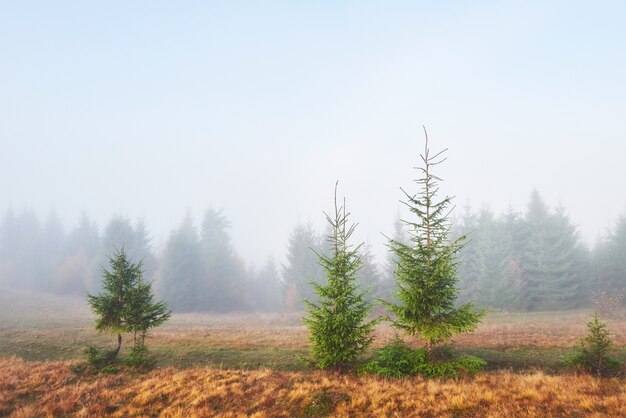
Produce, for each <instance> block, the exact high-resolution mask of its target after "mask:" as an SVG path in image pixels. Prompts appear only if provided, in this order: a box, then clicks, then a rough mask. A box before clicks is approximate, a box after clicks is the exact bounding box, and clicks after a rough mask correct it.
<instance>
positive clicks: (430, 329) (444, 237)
mask: <svg viewBox="0 0 626 418" xmlns="http://www.w3.org/2000/svg"><path fill="white" fill-rule="evenodd" d="M424 133H425V135H426V145H425V149H424V154H422V155H421V156H420V157H421V159H422V162H423V167H417V169H418V170H419V171H420V172H421V176H420V177H419V178H418V179H417V180H416V183H417V184H418V186H419V188H420V190H419V192H418V193H416V194H414V195H411V194H409V193H407V192H406V191H404V189H402V191H403V192H404V194H405V196H406V198H407V201H406V202H404V203H405V204H406V205H407V206H408V208H409V210H410V212H411V213H412V214H413V215H414V216H415V218H416V219H415V220H414V221H412V222H409V221H405V222H406V224H407V225H408V227H409V230H410V234H411V237H410V242H409V243H404V242H401V241H397V240H393V239H392V240H390V242H389V247H390V249H391V251H392V252H393V253H395V254H396V256H397V268H396V270H395V276H396V284H397V288H398V289H397V293H396V296H397V300H398V302H397V303H392V302H385V304H386V305H387V306H388V308H389V310H390V311H391V312H392V313H393V314H394V317H393V318H392V323H393V325H394V326H396V327H397V328H400V329H401V330H403V331H404V332H405V333H406V334H408V335H410V336H416V337H418V338H420V339H423V340H424V341H425V343H426V349H427V352H428V353H429V354H431V353H432V349H433V348H435V347H436V346H437V345H439V344H441V343H444V342H446V341H447V340H448V339H449V338H450V337H451V336H452V335H454V334H457V333H460V332H467V331H472V330H474V329H475V328H476V326H477V325H478V323H479V322H480V319H481V318H482V317H483V316H484V312H483V311H477V310H476V309H475V308H474V306H473V304H471V303H466V304H464V305H461V306H458V307H457V306H456V305H455V301H456V299H457V295H458V289H457V288H456V285H457V281H458V279H457V274H456V270H457V265H458V263H457V261H456V259H455V256H456V254H457V252H458V251H459V250H460V249H461V248H462V246H463V241H464V239H465V236H461V237H459V238H458V239H456V240H455V241H452V242H450V241H449V239H448V235H449V232H450V225H449V222H448V215H449V214H450V211H451V209H449V205H450V203H451V199H452V198H451V197H449V196H446V197H444V198H443V199H440V200H437V192H438V190H439V187H438V181H440V180H441V179H440V178H439V177H437V176H435V175H434V174H433V173H432V168H433V167H434V166H436V165H438V164H440V163H442V162H443V161H445V158H443V157H442V154H443V153H444V152H445V151H446V150H443V151H441V152H439V153H437V154H435V155H431V154H430V150H429V148H428V134H427V132H426V128H424Z"/></svg>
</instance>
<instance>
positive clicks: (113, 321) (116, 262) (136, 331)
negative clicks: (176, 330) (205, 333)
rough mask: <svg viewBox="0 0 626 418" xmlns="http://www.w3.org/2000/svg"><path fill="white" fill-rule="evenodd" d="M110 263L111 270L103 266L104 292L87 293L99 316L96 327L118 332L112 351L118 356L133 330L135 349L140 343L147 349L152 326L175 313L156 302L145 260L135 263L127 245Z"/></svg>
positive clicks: (163, 304) (100, 329)
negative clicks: (144, 269)
mask: <svg viewBox="0 0 626 418" xmlns="http://www.w3.org/2000/svg"><path fill="white" fill-rule="evenodd" d="M109 264H110V270H107V269H105V268H103V269H102V276H103V283H102V291H101V292H100V293H98V295H95V296H94V295H87V300H88V302H89V305H90V306H91V309H92V311H93V312H94V313H95V314H96V315H98V318H97V319H96V329H97V330H98V331H110V332H113V333H115V334H117V346H116V348H115V350H114V351H113V352H112V354H113V357H116V356H117V354H118V353H119V351H120V349H121V347H122V336H123V335H124V334H125V333H128V332H132V333H133V335H134V346H133V348H134V349H137V347H138V343H139V344H140V345H141V347H142V348H143V342H144V337H145V334H146V332H147V331H148V329H150V328H153V327H156V326H158V325H160V324H162V323H163V322H165V321H166V320H167V319H168V318H169V317H170V315H171V312H170V311H168V310H167V307H166V305H165V303H164V302H156V303H155V302H154V300H153V299H154V296H153V294H152V286H151V284H150V283H148V282H144V281H143V280H142V270H141V269H142V263H141V262H139V263H133V262H132V261H131V260H130V259H129V258H128V257H127V255H126V253H125V252H124V248H123V247H122V249H121V250H119V251H116V252H115V254H114V256H113V257H109ZM138 336H139V339H138Z"/></svg>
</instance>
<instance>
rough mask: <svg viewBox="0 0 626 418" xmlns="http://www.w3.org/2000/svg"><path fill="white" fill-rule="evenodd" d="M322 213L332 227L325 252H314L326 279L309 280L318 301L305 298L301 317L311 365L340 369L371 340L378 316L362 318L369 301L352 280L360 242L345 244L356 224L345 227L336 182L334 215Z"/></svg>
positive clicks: (359, 259)
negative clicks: (322, 281)
mask: <svg viewBox="0 0 626 418" xmlns="http://www.w3.org/2000/svg"><path fill="white" fill-rule="evenodd" d="M325 215H326V219H327V220H328V222H329V224H330V225H331V227H332V233H331V235H329V237H328V241H329V244H330V247H331V251H330V255H328V256H326V255H321V254H318V257H319V263H320V265H321V266H322V268H323V269H324V271H325V272H326V278H327V282H326V284H324V285H322V284H319V283H315V282H311V285H312V286H313V288H314V290H315V292H316V293H317V295H318V296H319V302H317V303H313V302H311V301H308V300H305V303H306V305H307V312H308V315H309V316H308V317H306V318H304V319H303V320H304V323H305V324H306V325H307V326H308V327H309V331H310V341H311V343H312V344H313V347H312V355H313V358H314V364H315V366H317V367H319V368H329V367H335V368H338V369H341V368H343V367H344V366H346V365H347V364H349V363H350V362H352V361H354V360H355V359H356V358H357V356H358V355H359V354H361V353H362V352H363V351H364V350H365V349H366V348H367V347H368V346H369V345H370V344H371V342H372V338H373V335H372V332H373V330H374V326H375V325H376V323H377V322H378V320H377V319H374V320H370V321H366V317H367V315H368V314H369V313H370V312H371V309H372V304H371V302H369V301H368V299H367V297H366V292H365V291H361V290H359V289H358V286H357V284H356V276H357V272H358V271H359V269H360V268H361V266H362V256H361V255H359V249H360V248H361V246H362V244H359V245H358V246H356V247H352V246H351V245H348V240H349V239H350V236H351V235H352V233H353V232H354V229H355V228H356V225H351V226H349V227H348V216H349V213H346V208H345V199H344V204H343V206H342V207H338V206H337V186H336V185H335V214H334V217H332V218H331V217H330V216H329V215H328V214H326V213H325Z"/></svg>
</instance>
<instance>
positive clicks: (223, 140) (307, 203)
mask: <svg viewBox="0 0 626 418" xmlns="http://www.w3.org/2000/svg"><path fill="white" fill-rule="evenodd" d="M624 16H626V3H624V2H621V1H613V2H610V1H596V2H577V1H549V2H546V1H526V2H506V1H475V2H452V1H440V2H422V1H413V2H408V1H407V2H395V1H385V2H364V1H352V2H351V1H342V2H326V1H316V2H293V1H291V2H287V1H285V2H238V1H228V2H210V1H203V2H193V1H189V2H176V3H173V2H159V1H132V2H129V1H124V2H122V1H107V2H95V1H91V2H85V1H75V2H64V1H59V2H46V1H40V2H32V1H27V0H25V1H13V2H2V3H0V57H1V58H0V213H4V211H5V210H6V209H7V208H9V207H12V208H14V209H20V208H31V209H33V210H35V211H36V212H37V213H39V214H40V215H41V216H42V217H43V216H45V215H46V214H47V213H48V212H49V211H50V210H54V211H56V212H57V213H58V214H59V215H60V216H61V218H62V219H63V220H64V222H65V223H66V226H67V227H68V228H71V227H73V226H74V225H75V224H76V222H77V220H78V217H79V215H80V213H82V212H85V213H87V214H89V215H90V216H91V217H92V218H94V219H95V220H96V221H97V222H98V223H99V224H100V225H101V226H102V225H104V224H105V223H106V222H107V221H108V220H109V219H110V218H111V217H112V216H117V215H122V216H126V217H129V218H131V219H135V218H137V217H143V218H144V219H145V221H146V223H147V224H148V226H149V228H150V229H151V231H152V234H153V235H154V241H155V243H156V245H157V247H159V246H162V245H163V243H164V242H165V240H166V239H167V237H168V234H169V232H170V230H171V229H173V228H175V227H177V226H178V225H179V224H180V223H181V221H182V219H183V217H184V215H185V213H186V212H187V211H189V212H191V213H192V214H193V215H194V216H195V218H196V220H197V221H198V223H199V221H200V219H201V216H202V213H203V212H204V210H205V209H207V208H208V207H214V208H223V209H224V213H225V214H226V215H227V217H228V218H229V219H230V222H231V224H232V235H233V240H234V242H235V245H236V247H237V248H238V251H239V252H240V254H241V255H242V256H243V257H244V258H245V259H247V260H251V261H254V262H255V263H261V262H262V261H263V260H264V259H265V258H266V257H267V256H269V255H273V256H275V257H276V258H278V259H279V260H281V259H282V257H283V254H284V252H285V248H286V243H287V239H288V236H289V234H290V232H291V230H292V229H293V227H294V226H295V225H296V224H297V223H298V222H311V223H312V224H313V226H314V227H316V228H317V229H319V230H321V229H322V228H323V227H324V221H325V219H324V215H323V213H322V212H323V211H328V210H330V209H331V207H332V199H333V189H334V184H335V182H336V181H337V180H338V181H339V195H340V196H345V197H346V200H347V205H348V209H349V211H350V212H351V214H352V220H353V221H355V222H358V223H359V226H358V230H357V231H358V233H357V235H356V238H357V239H358V240H367V241H368V242H370V243H371V245H372V248H373V251H374V253H375V254H376V255H378V256H379V258H380V257H383V256H384V252H385V247H384V237H383V234H391V233H392V231H393V220H394V216H395V215H396V213H397V211H398V210H399V209H400V208H401V207H402V204H401V203H400V200H401V199H402V197H403V195H402V192H401V191H400V187H403V188H405V189H407V190H408V191H416V189H415V185H414V183H412V179H414V178H415V176H416V174H417V173H416V172H415V170H414V169H413V167H414V166H416V165H417V164H418V163H419V154H420V152H421V151H422V148H423V145H424V134H423V130H422V126H425V127H426V128H427V130H428V134H429V138H430V144H431V148H432V150H433V151H437V150H441V149H444V148H448V152H447V157H448V160H447V161H446V162H445V164H444V165H441V166H439V167H438V172H437V173H438V174H439V175H441V177H443V178H444V180H445V181H444V183H443V184H442V193H446V194H450V195H454V196H456V198H455V202H456V204H457V205H458V206H459V207H461V206H465V205H466V204H467V202H469V203H470V204H471V205H472V206H473V207H475V208H479V207H488V208H490V209H491V210H492V211H494V212H496V213H501V212H503V211H505V210H507V209H508V208H509V207H512V208H514V209H516V210H520V211H522V210H523V209H524V207H525V205H526V202H527V200H528V197H529V195H530V193H531V191H532V190H533V189H534V188H536V189H537V190H539V192H540V193H541V194H542V195H543V197H544V198H545V200H546V202H547V203H548V204H549V205H550V206H556V205H562V206H564V207H566V208H567V210H568V213H569V215H570V217H571V219H572V220H573V222H575V223H576V224H577V225H578V226H579V230H580V232H581V236H582V238H583V239H584V240H585V241H586V242H588V243H590V244H593V243H594V242H595V240H596V239H597V237H599V236H601V235H603V234H604V233H605V232H606V230H607V228H608V227H610V226H611V224H612V223H613V222H615V221H616V219H617V217H618V216H619V215H620V213H623V212H624V211H625V210H626V164H624V162H625V157H626V123H624V111H625V109H626V81H625V78H624V74H626V25H624V24H623V17H624ZM457 210H459V209H457Z"/></svg>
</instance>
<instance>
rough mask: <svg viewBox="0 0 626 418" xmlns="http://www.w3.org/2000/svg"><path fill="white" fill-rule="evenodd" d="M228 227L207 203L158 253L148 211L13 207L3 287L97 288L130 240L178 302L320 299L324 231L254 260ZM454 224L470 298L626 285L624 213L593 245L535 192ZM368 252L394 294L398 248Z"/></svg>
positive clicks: (542, 305)
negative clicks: (103, 216)
mask: <svg viewBox="0 0 626 418" xmlns="http://www.w3.org/2000/svg"><path fill="white" fill-rule="evenodd" d="M459 212H460V213H459ZM390 223H391V222H390ZM229 228H230V223H229V221H228V219H227V217H226V216H225V214H224V213H222V212H221V211H219V210H214V209H209V210H207V211H206V212H205V214H204V216H203V218H202V220H201V222H200V223H199V225H196V224H195V223H194V220H193V219H192V218H191V217H190V216H186V217H185V218H184V219H183V220H182V222H181V223H180V225H179V226H178V227H177V228H176V229H174V230H173V231H171V233H170V235H169V238H168V239H167V242H166V243H165V246H164V248H163V249H161V250H160V251H159V252H158V253H157V252H156V251H155V249H154V247H153V245H152V243H151V237H150V232H149V230H148V228H147V226H146V225H145V223H144V222H143V221H142V220H137V221H135V222H133V221H131V220H129V219H127V218H124V217H115V218H113V219H111V220H110V221H109V222H108V223H107V224H106V225H105V226H104V228H103V229H102V230H100V229H99V228H98V226H97V225H96V224H95V223H94V222H93V221H92V220H91V219H90V218H89V217H88V216H87V215H83V216H82V217H81V218H80V219H79V220H78V223H77V224H76V226H75V227H74V228H73V229H72V230H70V231H65V230H64V228H63V226H62V223H61V221H60V219H59V218H58V216H56V215H55V214H51V215H49V216H48V217H47V219H45V220H44V221H43V222H42V221H41V220H40V219H38V217H37V216H36V215H35V214H34V213H33V212H32V211H29V210H22V211H14V210H12V209H9V210H7V212H6V213H5V215H4V217H3V218H2V221H1V222H0V287H4V288H14V289H22V290H30V291H43V292H51V293H59V294H75V295H81V296H84V295H85V294H86V293H87V292H90V293H96V292H97V291H98V290H99V289H98V288H99V286H100V282H101V266H106V265H107V263H108V260H107V256H108V255H111V254H113V252H114V250H115V249H121V248H122V247H123V248H124V250H125V251H126V253H127V254H128V255H129V256H130V257H131V258H132V259H134V260H136V261H143V269H144V271H145V274H144V278H145V279H146V280H150V281H153V283H154V288H155V290H156V292H157V294H158V296H159V297H160V298H163V299H164V300H166V301H167V302H168V305H169V307H170V308H171V309H173V310H174V311H175V312H185V311H187V312H193V311H213V312H252V311H255V312H277V311H285V310H287V311H298V310H301V309H302V307H303V302H302V299H303V298H308V299H310V300H312V299H314V294H313V290H312V287H311V286H310V284H309V282H310V281H311V280H314V281H317V282H322V281H323V280H324V276H323V273H322V270H321V268H320V266H319V265H318V264H317V257H318V256H317V254H322V253H324V252H325V251H326V249H325V247H326V240H325V237H324V235H325V233H324V232H323V231H322V232H318V231H315V230H314V229H313V228H312V227H311V226H310V225H306V224H299V225H296V226H294V228H293V230H292V232H291V234H290V236H289V237H288V238H287V240H286V241H287V253H286V254H285V262H284V264H282V265H277V263H276V262H275V261H274V260H273V259H272V258H269V259H268V260H267V261H266V262H265V263H264V264H263V265H262V266H260V267H259V268H252V267H250V264H248V263H246V262H245V261H244V260H242V258H241V257H240V256H239V255H238V253H237V250H236V248H234V245H233V242H232V240H231V237H230V234H229ZM393 229H394V230H393V231H392V233H391V234H388V236H390V238H392V239H394V240H397V241H406V240H410V238H411V234H410V230H409V229H408V228H407V226H406V225H405V224H404V223H403V222H402V221H401V220H400V219H398V218H396V219H395V222H394V228H393ZM451 230H452V236H453V238H454V239H456V238H459V237H462V236H466V244H465V246H464V247H463V249H462V250H461V252H460V253H459V254H458V261H459V264H458V273H459V274H458V276H459V292H460V293H459V302H461V303H462V302H466V301H474V302H475V303H476V304H477V305H479V306H482V307H488V308H493V309H497V310H506V311H514V310H515V311H538V310H552V309H569V308H577V307H586V306H591V305H592V304H593V301H594V298H597V297H598V295H600V294H604V295H607V294H608V295H611V296H613V297H614V298H615V297H616V296H620V295H621V294H623V291H624V289H625V288H626V217H625V216H622V217H621V218H620V219H619V220H618V221H617V223H616V224H615V225H613V226H612V229H611V230H610V231H609V232H608V233H607V234H606V235H605V236H604V237H603V238H602V239H601V240H600V241H599V242H598V243H597V244H596V245H595V247H594V248H589V247H588V246H586V245H584V244H583V242H582V241H581V239H580V236H579V233H578V231H577V228H576V226H575V225H574V224H573V223H572V221H571V220H570V219H569V217H568V215H567V213H566V211H565V209H564V208H561V207H558V208H554V209H552V208H550V207H548V206H547V205H546V204H545V202H544V201H543V199H542V198H541V196H540V194H539V193H538V192H536V191H535V192H533V193H532V195H531V196H530V199H529V202H528V204H527V207H526V209H525V210H524V211H523V212H521V213H518V212H515V211H513V210H510V211H509V212H507V213H504V214H500V215H497V216H496V215H494V214H493V213H492V212H490V211H489V210H487V209H482V210H478V211H475V210H472V208H469V207H466V208H465V209H464V210H461V211H457V213H456V216H455V217H454V220H453V223H452V225H451ZM316 253H317V254H316ZM362 253H363V267H362V269H361V270H360V272H359V282H360V283H361V285H362V286H364V287H365V288H367V289H369V294H370V296H371V297H372V298H382V299H387V300H388V299H393V291H394V286H395V284H394V279H393V270H394V268H395V260H394V259H393V256H392V255H391V253H389V255H388V256H387V258H386V259H384V260H380V261H377V260H375V258H374V257H373V255H372V254H371V253H369V251H368V245H367V244H366V245H365V246H364V247H363V252H362ZM594 295H595V296H594Z"/></svg>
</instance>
